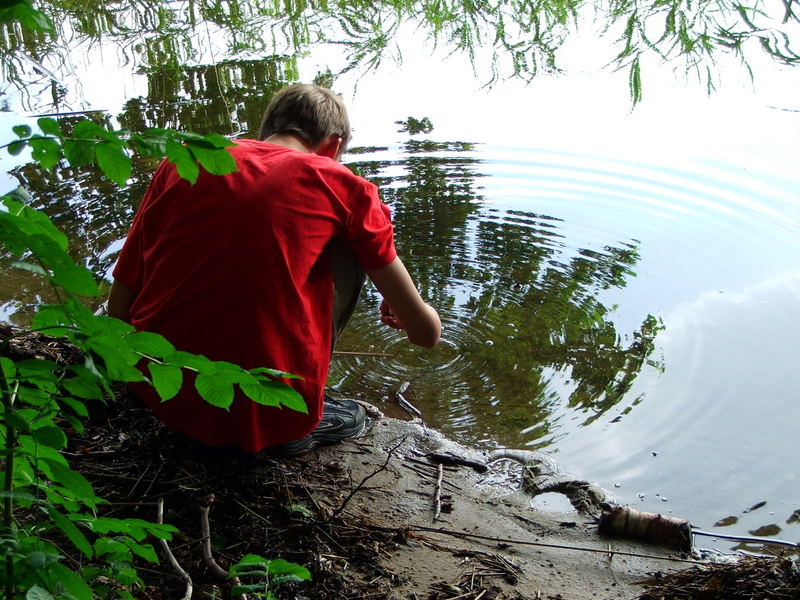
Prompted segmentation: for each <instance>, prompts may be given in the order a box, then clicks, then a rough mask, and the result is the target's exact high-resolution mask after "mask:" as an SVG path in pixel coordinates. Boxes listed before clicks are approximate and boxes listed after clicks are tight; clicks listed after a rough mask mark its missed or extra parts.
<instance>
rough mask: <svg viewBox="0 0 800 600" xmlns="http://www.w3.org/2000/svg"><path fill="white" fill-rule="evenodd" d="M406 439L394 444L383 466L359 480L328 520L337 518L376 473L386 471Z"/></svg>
mask: <svg viewBox="0 0 800 600" xmlns="http://www.w3.org/2000/svg"><path fill="white" fill-rule="evenodd" d="M407 438H408V436H405V437H403V439H402V440H400V441H399V442H397V444H395V445H394V447H392V449H391V450H389V452H388V454H387V455H386V460H385V461H384V462H383V464H382V465H381V466H380V467H378V469H376V470H375V471H373V472H372V473H370V474H369V475H367V476H366V477H364V479H362V480H361V483H359V484H358V485H357V486H356V487H355V489H354V490H353V491H352V492H350V494H349V495H348V496H347V498H345V499H344V501H343V502H342V503H341V504H340V505H339V508H337V509H336V510H335V511H333V513H332V514H331V516H330V517H329V518H328V520H330V519H333V518H334V517H336V516H338V515H339V514H340V513H341V512H342V511H343V510H344V509H345V507H346V506H347V504H348V502H350V500H351V499H352V498H353V496H355V495H356V494H357V493H358V492H359V491H360V490H361V489H362V488H363V487H364V485H365V484H366V483H367V481H369V480H370V479H372V478H373V477H375V475H377V474H378V473H380V472H382V471H385V470H386V467H387V465H388V464H389V461H390V460H392V456H394V453H395V451H396V450H397V449H398V448H399V447H400V446H402V445H403V444H404V443H405V441H406V439H407Z"/></svg>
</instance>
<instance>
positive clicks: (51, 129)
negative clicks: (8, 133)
mask: <svg viewBox="0 0 800 600" xmlns="http://www.w3.org/2000/svg"><path fill="white" fill-rule="evenodd" d="M36 124H37V125H39V129H41V130H42V133H44V134H46V135H52V136H55V137H59V138H60V137H61V126H60V125H59V124H58V121H56V120H55V119H51V118H50V117H42V118H41V119H39V120H37V121H36ZM29 135H30V134H29ZM20 137H23V136H20Z"/></svg>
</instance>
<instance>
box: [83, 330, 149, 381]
mask: <svg viewBox="0 0 800 600" xmlns="http://www.w3.org/2000/svg"><path fill="white" fill-rule="evenodd" d="M85 346H86V348H88V349H89V350H91V351H92V352H95V353H97V354H98V355H99V356H100V357H101V358H102V359H103V361H104V362H105V366H106V370H107V371H108V376H109V377H110V378H111V379H113V380H115V381H144V375H143V374H142V372H141V371H139V369H137V368H136V367H135V366H134V365H135V364H136V363H138V362H139V360H140V357H139V355H138V354H136V353H134V352H132V351H131V350H130V349H129V348H128V346H127V344H125V343H124V342H123V341H122V340H121V339H120V338H119V337H118V336H115V335H112V334H105V333H102V334H99V335H93V336H92V337H90V338H88V339H87V340H86V341H85Z"/></svg>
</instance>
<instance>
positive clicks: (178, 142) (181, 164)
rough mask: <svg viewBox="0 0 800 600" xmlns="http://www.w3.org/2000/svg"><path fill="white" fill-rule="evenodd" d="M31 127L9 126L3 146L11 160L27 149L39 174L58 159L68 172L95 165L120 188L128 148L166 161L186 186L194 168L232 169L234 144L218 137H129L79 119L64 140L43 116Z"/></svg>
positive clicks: (127, 170) (156, 132) (158, 133)
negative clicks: (35, 127) (11, 136)
mask: <svg viewBox="0 0 800 600" xmlns="http://www.w3.org/2000/svg"><path fill="white" fill-rule="evenodd" d="M37 124H38V126H39V129H40V130H41V133H35V134H34V133H32V131H31V128H30V127H29V126H28V125H17V126H15V127H14V128H13V131H14V133H15V134H16V135H17V137H18V139H17V140H14V141H13V142H10V143H9V144H7V147H8V151H9V152H10V153H11V154H13V155H16V154H19V153H20V152H22V151H23V150H24V149H25V148H26V147H29V148H30V149H31V157H32V158H33V159H34V160H36V161H37V162H38V163H39V164H41V165H42V167H44V168H45V169H50V168H52V167H54V166H56V165H57V164H58V163H59V162H60V161H61V160H62V159H66V160H67V162H68V163H69V164H70V166H73V167H79V166H82V165H86V164H91V163H94V162H96V163H97V164H98V166H99V167H100V168H101V169H102V170H103V172H104V173H105V175H106V176H107V177H108V178H110V179H111V180H112V181H114V182H115V183H117V184H118V185H125V184H126V183H127V182H128V179H129V178H130V176H131V170H132V167H131V159H130V156H129V154H128V152H127V150H128V149H133V150H135V151H137V152H138V153H139V154H141V155H142V156H146V157H155V158H160V157H163V156H167V158H168V159H169V160H170V161H171V162H173V163H175V166H176V167H177V170H178V174H179V175H180V176H181V177H183V178H184V179H187V180H189V181H190V182H192V183H194V182H195V181H197V176H198V175H199V173H200V167H199V166H198V163H199V164H200V165H202V166H203V168H204V169H205V170H207V171H208V172H209V173H211V174H213V175H225V174H226V173H231V172H232V171H234V170H236V163H235V162H234V160H233V157H232V156H231V155H230V153H229V152H228V151H227V150H225V148H227V147H229V146H233V145H234V144H233V142H231V141H230V140H228V139H227V138H224V137H222V136H221V135H218V134H209V135H206V136H201V135H198V134H196V133H183V132H178V131H173V130H169V129H147V130H145V131H144V132H143V133H132V132H130V131H127V130H118V131H114V130H111V129H109V128H106V127H103V126H101V125H98V124H97V123H95V122H94V121H91V120H89V119H83V120H81V121H79V122H78V123H76V124H75V126H74V128H73V129H72V132H71V134H70V135H65V134H64V133H63V132H62V131H61V126H60V125H59V124H58V121H56V120H55V119H52V118H49V117H43V118H40V119H38V121H37Z"/></svg>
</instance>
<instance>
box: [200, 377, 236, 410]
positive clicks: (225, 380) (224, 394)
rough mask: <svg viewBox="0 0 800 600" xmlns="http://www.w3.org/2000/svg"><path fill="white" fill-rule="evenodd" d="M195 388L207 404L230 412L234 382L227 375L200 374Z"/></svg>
mask: <svg viewBox="0 0 800 600" xmlns="http://www.w3.org/2000/svg"><path fill="white" fill-rule="evenodd" d="M194 387H195V388H196V389H197V392H198V393H199V394H200V397H201V398H203V400H205V401H206V402H208V403H209V404H211V405H212V406H218V407H219V408H224V409H225V410H228V409H229V408H230V405H231V403H232V402H233V381H231V379H230V376H229V375H227V374H226V373H213V374H210V375H209V374H207V373H200V374H199V375H198V376H197V379H195V382H194Z"/></svg>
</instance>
